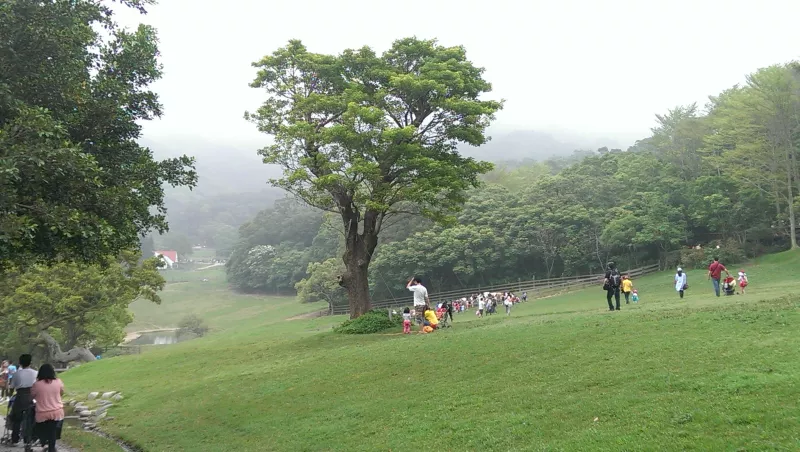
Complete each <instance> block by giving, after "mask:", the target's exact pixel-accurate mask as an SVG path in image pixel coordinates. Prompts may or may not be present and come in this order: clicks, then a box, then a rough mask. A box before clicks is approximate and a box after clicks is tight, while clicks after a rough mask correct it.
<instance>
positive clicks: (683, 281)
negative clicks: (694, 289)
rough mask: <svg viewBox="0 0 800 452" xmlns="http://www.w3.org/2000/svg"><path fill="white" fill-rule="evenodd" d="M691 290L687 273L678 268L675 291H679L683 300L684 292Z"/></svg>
mask: <svg viewBox="0 0 800 452" xmlns="http://www.w3.org/2000/svg"><path fill="white" fill-rule="evenodd" d="M688 288H689V282H688V279H687V278H686V273H684V272H683V269H682V268H680V267H678V273H676V274H675V290H676V291H678V293H679V294H680V297H681V298H683V292H685V291H686V289H688Z"/></svg>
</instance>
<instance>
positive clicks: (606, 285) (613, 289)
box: [603, 262, 622, 311]
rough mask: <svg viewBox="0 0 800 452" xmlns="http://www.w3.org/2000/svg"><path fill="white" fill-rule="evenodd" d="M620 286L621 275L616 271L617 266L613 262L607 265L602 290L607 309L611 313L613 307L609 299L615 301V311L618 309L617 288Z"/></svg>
mask: <svg viewBox="0 0 800 452" xmlns="http://www.w3.org/2000/svg"><path fill="white" fill-rule="evenodd" d="M621 284H622V275H621V274H620V273H619V270H617V265H616V264H615V263H613V262H609V263H608V269H607V270H606V276H605V279H604V280H603V289H604V290H605V291H606V301H608V309H609V310H611V311H613V310H614V305H613V304H612V303H611V298H612V297H614V298H615V299H616V300H617V309H616V310H617V311H619V309H620V305H619V287H620V285H621Z"/></svg>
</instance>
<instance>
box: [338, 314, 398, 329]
mask: <svg viewBox="0 0 800 452" xmlns="http://www.w3.org/2000/svg"><path fill="white" fill-rule="evenodd" d="M399 326H403V321H402V317H401V316H397V315H396V316H392V318H391V319H389V313H388V312H387V311H386V310H385V309H373V310H372V311H367V312H365V313H364V314H362V315H361V316H360V317H358V318H356V319H349V320H345V321H344V323H342V324H341V325H339V326H337V327H336V328H334V329H333V331H335V332H336V333H340V334H374V333H380V332H382V331H386V330H388V329H392V328H397V327H399Z"/></svg>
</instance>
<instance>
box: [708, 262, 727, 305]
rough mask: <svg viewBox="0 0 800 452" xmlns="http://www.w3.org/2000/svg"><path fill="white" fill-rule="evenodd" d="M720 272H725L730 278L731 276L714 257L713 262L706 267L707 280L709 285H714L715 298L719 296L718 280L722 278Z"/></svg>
mask: <svg viewBox="0 0 800 452" xmlns="http://www.w3.org/2000/svg"><path fill="white" fill-rule="evenodd" d="M722 272H725V274H726V275H728V276H729V277H730V276H731V274H730V273H728V269H727V268H725V266H724V265H722V264H721V263H720V262H719V258H718V257H715V258H714V262H712V263H711V265H709V266H708V279H710V280H711V284H713V285H714V293H715V294H716V295H717V296H719V280H720V279H721V278H722Z"/></svg>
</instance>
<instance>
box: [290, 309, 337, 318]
mask: <svg viewBox="0 0 800 452" xmlns="http://www.w3.org/2000/svg"><path fill="white" fill-rule="evenodd" d="M326 315H328V310H327V309H326V310H324V311H314V312H307V313H305V314H300V315H296V316H294V317H289V318H288V319H286V320H303V319H316V318H317V317H325V316H326Z"/></svg>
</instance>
